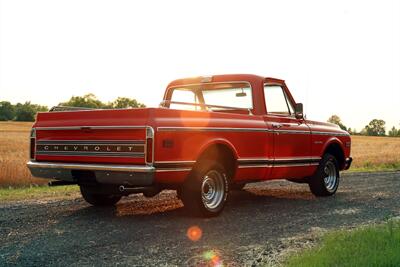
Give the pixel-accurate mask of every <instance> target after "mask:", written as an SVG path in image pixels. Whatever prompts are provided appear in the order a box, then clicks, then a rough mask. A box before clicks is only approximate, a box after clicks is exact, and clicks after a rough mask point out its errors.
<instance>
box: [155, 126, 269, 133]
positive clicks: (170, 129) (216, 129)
mask: <svg viewBox="0 0 400 267" xmlns="http://www.w3.org/2000/svg"><path fill="white" fill-rule="evenodd" d="M157 131H159V132H176V131H201V132H204V131H205V132H268V131H270V130H268V129H265V128H229V127H157Z"/></svg>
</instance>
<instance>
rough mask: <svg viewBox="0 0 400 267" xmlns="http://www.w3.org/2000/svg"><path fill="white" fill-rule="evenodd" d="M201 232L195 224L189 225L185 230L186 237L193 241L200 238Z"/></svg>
mask: <svg viewBox="0 0 400 267" xmlns="http://www.w3.org/2000/svg"><path fill="white" fill-rule="evenodd" d="M202 234H203V232H202V231H201V229H200V227H198V226H197V225H194V226H191V227H189V229H188V230H187V232H186V235H187V237H188V238H189V239H190V240H192V241H194V242H195V241H198V240H200V238H201V236H202Z"/></svg>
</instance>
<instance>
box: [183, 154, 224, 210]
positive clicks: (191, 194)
mask: <svg viewBox="0 0 400 267" xmlns="http://www.w3.org/2000/svg"><path fill="white" fill-rule="evenodd" d="M227 196H228V180H227V177H226V171H225V169H224V167H223V166H222V165H221V164H219V163H218V162H215V161H208V160H205V161H203V162H201V163H200V164H199V166H197V167H195V169H194V170H193V171H192V173H191V175H190V176H189V177H188V179H187V181H186V182H185V184H184V185H183V188H182V191H181V199H182V202H183V204H184V206H185V209H186V210H187V211H188V212H189V213H192V214H195V215H197V216H202V217H213V216H217V215H218V214H219V213H221V211H222V210H223V208H224V205H225V201H226V198H227Z"/></svg>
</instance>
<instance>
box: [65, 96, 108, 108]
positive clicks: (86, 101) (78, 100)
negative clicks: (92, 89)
mask: <svg viewBox="0 0 400 267" xmlns="http://www.w3.org/2000/svg"><path fill="white" fill-rule="evenodd" d="M58 105H59V106H68V107H82V108H107V105H106V104H104V103H103V102H101V101H100V100H98V99H97V97H96V96H95V95H94V94H86V95H84V96H73V97H71V99H70V100H68V101H67V102H61V103H60V104H58Z"/></svg>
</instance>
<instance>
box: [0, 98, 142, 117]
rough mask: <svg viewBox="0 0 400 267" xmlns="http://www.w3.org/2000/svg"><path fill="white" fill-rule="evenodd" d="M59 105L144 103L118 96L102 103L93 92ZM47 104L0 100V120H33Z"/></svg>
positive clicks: (129, 105) (138, 105)
mask: <svg viewBox="0 0 400 267" xmlns="http://www.w3.org/2000/svg"><path fill="white" fill-rule="evenodd" d="M58 105H59V106H67V107H84V108H102V109H111V108H143V107H146V106H145V105H144V104H142V103H139V102H138V101H137V100H136V99H133V98H127V97H118V98H117V99H115V100H114V101H112V102H107V103H104V102H102V101H100V100H99V99H97V97H96V96H95V95H94V94H86V95H84V96H73V97H71V98H70V99H69V100H68V101H66V102H61V103H59V104H58ZM48 110H49V108H48V107H47V106H41V105H37V104H32V103H31V102H25V103H23V104H22V103H17V104H15V105H13V104H11V103H10V102H8V101H0V121H35V116H36V113H38V112H43V111H48Z"/></svg>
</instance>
